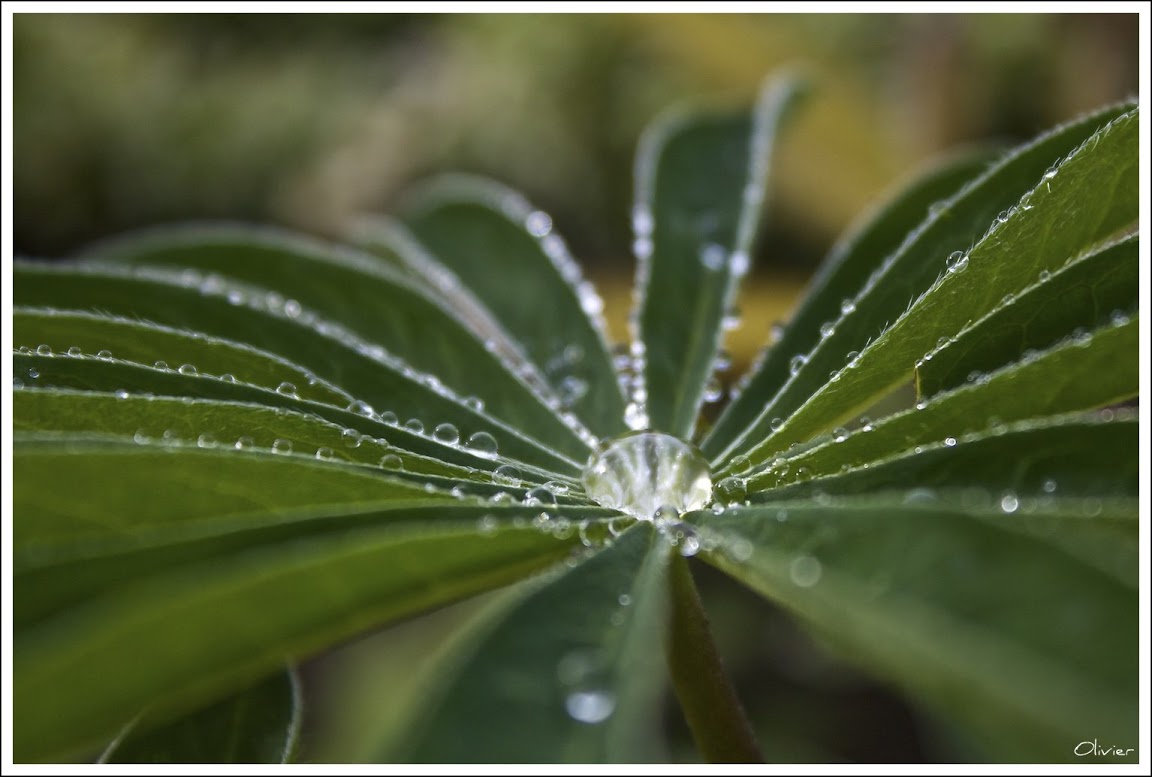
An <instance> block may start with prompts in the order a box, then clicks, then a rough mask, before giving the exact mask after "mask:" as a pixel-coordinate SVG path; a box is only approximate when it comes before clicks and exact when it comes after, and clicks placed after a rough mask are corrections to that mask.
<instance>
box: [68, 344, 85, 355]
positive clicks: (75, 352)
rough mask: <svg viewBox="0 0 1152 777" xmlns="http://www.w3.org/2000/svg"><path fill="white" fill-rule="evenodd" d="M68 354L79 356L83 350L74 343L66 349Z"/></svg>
mask: <svg viewBox="0 0 1152 777" xmlns="http://www.w3.org/2000/svg"><path fill="white" fill-rule="evenodd" d="M68 355H69V356H72V357H80V356H83V355H84V352H83V351H82V350H80V349H79V348H78V347H76V346H75V345H74V346H72V347H71V348H69V349H68Z"/></svg>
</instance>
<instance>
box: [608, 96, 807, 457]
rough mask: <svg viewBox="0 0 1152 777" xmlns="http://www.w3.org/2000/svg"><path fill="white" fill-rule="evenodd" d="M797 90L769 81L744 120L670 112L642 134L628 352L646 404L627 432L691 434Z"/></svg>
mask: <svg viewBox="0 0 1152 777" xmlns="http://www.w3.org/2000/svg"><path fill="white" fill-rule="evenodd" d="M797 92H798V85H797V83H796V81H795V80H793V79H790V78H779V79H773V80H770V81H768V82H766V84H765V86H764V89H763V92H762V94H761V97H760V100H759V103H758V105H757V107H756V110H755V112H754V113H753V114H752V115H751V116H750V115H748V114H747V113H738V114H715V115H695V114H685V113H677V114H671V115H669V116H667V117H665V118H664V119H663V120H661V121H659V122H657V123H656V124H654V125H652V126H651V127H649V129H648V130H647V132H646V133H645V135H644V137H643V138H642V139H641V142H640V149H639V151H638V152H637V158H636V205H635V209H634V211H633V229H634V230H635V233H636V242H635V244H634V252H635V254H636V258H637V261H638V264H637V270H636V283H637V291H636V294H637V297H636V300H637V307H636V310H634V311H633V316H634V324H633V326H634V331H633V336H634V337H635V338H637V342H636V343H634V345H633V351H634V352H633V356H634V357H636V359H637V361H638V363H639V364H642V365H643V369H642V370H641V372H642V377H643V381H644V390H645V391H646V395H647V399H646V401H637V402H636V406H635V407H634V408H633V409H632V413H631V416H632V417H631V418H630V419H629V425H630V426H632V427H633V428H640V427H651V428H654V429H660V430H662V431H664V432H667V433H668V434H672V435H675V436H677V437H681V438H684V439H688V438H690V437H691V436H692V433H693V430H694V429H695V426H696V418H697V415H698V414H699V411H700V405H701V403H702V401H703V398H704V395H705V393H706V390H707V389H706V387H707V384H708V382H709V380H710V379H711V378H712V373H713V369H714V365H715V361H716V356H717V353H718V351H719V348H720V341H721V338H722V336H723V327H722V325H721V324H722V321H723V319H724V317H725V316H727V315H729V313H730V310H731V308H732V305H733V302H734V300H735V296H736V289H737V285H738V283H739V281H740V279H741V278H742V277H743V276H744V274H745V273H746V272H747V271H748V269H749V264H750V262H751V259H750V257H751V250H752V241H753V239H754V238H755V234H756V228H757V223H758V221H759V218H760V211H761V203H762V202H763V199H764V193H765V187H766V185H767V180H766V179H767V172H768V161H769V156H770V154H771V148H772V146H773V144H774V143H775V136H776V132H777V129H778V126H779V124H780V122H781V120H782V119H783V116H784V114H785V113H786V112H787V109H788V108H789V106H790V105H791V103H792V101H793V98H794V97H795V96H796V95H797ZM642 415H646V418H645V417H641V416H642Z"/></svg>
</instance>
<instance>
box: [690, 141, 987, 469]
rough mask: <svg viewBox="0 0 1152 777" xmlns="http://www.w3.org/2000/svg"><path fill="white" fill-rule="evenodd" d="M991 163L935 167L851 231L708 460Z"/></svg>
mask: <svg viewBox="0 0 1152 777" xmlns="http://www.w3.org/2000/svg"><path fill="white" fill-rule="evenodd" d="M991 159H992V155H991V154H990V153H989V152H986V151H976V152H968V153H964V154H960V155H956V156H952V157H949V158H947V159H945V160H943V161H940V162H937V163H935V164H933V165H932V166H930V167H928V168H927V169H926V170H924V171H922V172H920V173H918V174H917V175H916V176H915V177H914V178H913V179H912V180H911V181H909V182H908V183H906V184H903V185H901V186H899V187H897V190H896V192H895V193H894V194H893V195H892V196H890V197H889V198H888V199H887V201H886V202H885V203H884V204H883V205H881V206H879V207H878V208H876V209H875V210H874V211H873V212H871V213H868V214H866V215H865V216H864V217H863V218H861V219H860V220H859V221H858V222H857V224H856V226H854V227H853V228H852V229H850V230H849V231H848V233H847V235H846V236H845V237H843V238H842V239H841V240H840V241H839V242H838V243H837V244H836V246H835V247H833V249H832V251H831V252H830V253H829V254H828V256H827V257H826V258H825V259H824V261H823V262H822V263H821V264H820V269H819V270H818V271H817V273H816V275H815V277H813V279H812V281H811V282H810V283H809V284H808V289H807V291H806V292H805V294H804V297H803V300H802V301H801V302H800V307H799V308H798V310H797V311H796V312H795V313H794V314H793V315H792V318H791V320H790V321H789V323H788V327H787V329H785V330H784V336H783V337H782V338H781V339H780V341H779V342H777V343H775V344H774V345H773V346H772V347H771V349H770V350H769V351H768V352H767V354H766V355H765V358H764V360H763V361H762V362H761V363H760V366H759V367H758V368H756V369H755V371H754V372H752V373H751V374H749V376H748V377H747V378H746V379H745V380H746V381H747V383H746V385H745V386H744V387H743V388H742V390H741V391H740V395H739V396H738V397H736V399H734V400H733V401H732V403H731V404H730V405H729V406H728V407H726V408H725V409H724V412H723V413H722V414H721V416H720V418H719V419H717V421H716V424H715V426H713V427H712V429H711V430H710V431H709V433H708V436H707V437H705V438H704V440H703V441H702V442H701V444H700V449H701V450H702V451H703V452H704V454H705V455H707V456H715V455H716V454H718V453H719V452H720V451H722V450H723V449H724V448H725V447H726V446H727V445H728V444H729V443H731V442H732V441H733V440H734V439H735V438H736V437H737V436H739V434H740V432H741V431H743V429H744V428H746V427H747V426H749V425H750V424H752V423H753V422H754V421H755V420H756V416H757V415H758V414H759V413H760V411H761V409H762V408H763V407H764V405H765V404H767V403H768V401H769V400H770V399H772V397H773V395H775V394H776V392H777V391H779V390H780V387H781V386H783V385H784V384H785V383H786V382H787V381H788V378H789V374H790V365H789V360H790V357H791V356H792V355H793V354H797V353H807V352H809V351H811V350H812V349H813V348H815V347H816V345H817V344H818V343H819V342H820V336H821V333H820V326H821V324H822V323H824V322H825V321H834V320H836V319H838V318H839V317H840V316H841V315H843V314H844V311H846V310H851V308H852V307H853V306H854V305H855V304H856V303H855V302H854V297H855V296H856V293H857V292H858V291H859V290H860V289H861V288H862V287H863V286H864V285H865V284H866V283H867V281H868V276H869V275H870V274H871V273H872V272H873V271H875V270H876V269H877V268H878V267H879V266H880V265H881V263H882V262H883V260H884V258H885V257H887V256H889V255H890V254H893V253H894V252H895V251H896V250H897V249H899V248H900V246H901V244H902V243H903V241H904V239H905V238H906V237H907V236H908V234H909V233H911V232H912V231H913V230H914V229H915V228H916V227H917V226H918V225H919V224H920V223H921V222H922V221H923V220H924V217H925V214H927V213H929V212H930V208H931V207H932V206H933V205H934V204H936V203H937V202H939V201H940V200H943V199H945V198H946V197H949V196H950V195H952V194H954V193H955V192H956V191H957V190H959V189H960V187H961V186H962V185H963V184H965V183H966V182H968V181H970V180H971V179H973V178H975V177H976V176H977V175H978V174H979V173H980V172H981V171H982V170H983V169H984V168H986V167H987V166H988V164H989V163H990V161H991Z"/></svg>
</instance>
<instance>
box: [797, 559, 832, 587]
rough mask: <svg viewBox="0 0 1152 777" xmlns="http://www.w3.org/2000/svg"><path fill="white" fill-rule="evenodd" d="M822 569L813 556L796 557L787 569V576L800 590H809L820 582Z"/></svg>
mask: <svg viewBox="0 0 1152 777" xmlns="http://www.w3.org/2000/svg"><path fill="white" fill-rule="evenodd" d="M823 573H824V567H823V566H822V565H821V564H820V561H819V559H817V558H816V557H815V556H797V557H796V558H794V559H793V560H792V565H791V566H790V567H789V568H788V576H789V577H791V578H792V582H793V583H794V584H796V585H798V586H800V587H801V588H811V587H812V586H814V585H816V584H817V583H818V582H820V576H821V575H822V574H823Z"/></svg>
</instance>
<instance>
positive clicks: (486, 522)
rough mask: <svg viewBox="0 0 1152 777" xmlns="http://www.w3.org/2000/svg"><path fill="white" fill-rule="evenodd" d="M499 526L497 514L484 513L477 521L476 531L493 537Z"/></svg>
mask: <svg viewBox="0 0 1152 777" xmlns="http://www.w3.org/2000/svg"><path fill="white" fill-rule="evenodd" d="M499 527H500V522H499V521H498V520H497V518H496V516H495V515H482V516H480V520H478V521H476V531H478V532H480V534H482V535H483V536H485V537H491V536H492V535H493V534H495V533H496V530H497V529H498V528H499Z"/></svg>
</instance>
